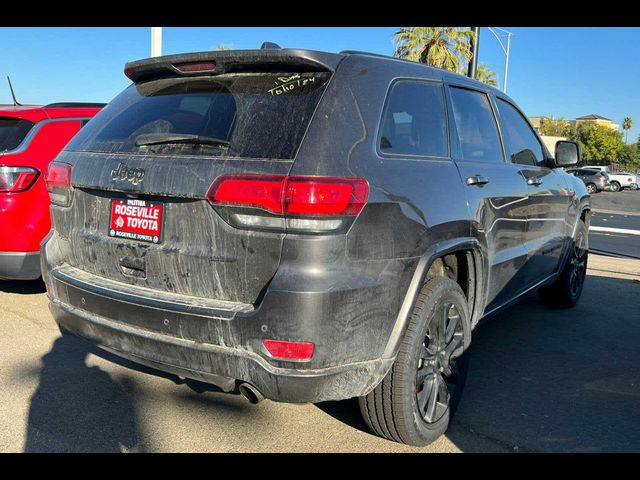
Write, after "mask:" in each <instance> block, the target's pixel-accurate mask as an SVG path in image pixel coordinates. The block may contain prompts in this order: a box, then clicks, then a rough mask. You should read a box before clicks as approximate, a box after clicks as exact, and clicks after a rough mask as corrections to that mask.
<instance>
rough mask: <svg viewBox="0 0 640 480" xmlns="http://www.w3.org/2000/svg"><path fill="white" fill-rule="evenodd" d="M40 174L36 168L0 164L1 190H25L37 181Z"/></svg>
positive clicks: (2, 191)
mask: <svg viewBox="0 0 640 480" xmlns="http://www.w3.org/2000/svg"><path fill="white" fill-rule="evenodd" d="M38 175H39V172H38V170H36V169H35V168H30V167H7V166H0V192H1V193H17V192H24V191H25V190H28V189H29V188H30V187H31V185H33V184H34V183H35V182H36V179H37V178H38Z"/></svg>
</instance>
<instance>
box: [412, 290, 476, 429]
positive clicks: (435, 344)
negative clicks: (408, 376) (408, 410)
mask: <svg viewBox="0 0 640 480" xmlns="http://www.w3.org/2000/svg"><path fill="white" fill-rule="evenodd" d="M463 339H464V331H463V325H462V320H461V317H460V313H459V312H458V309H457V308H456V306H455V305H453V304H452V303H443V304H442V305H440V306H439V307H438V308H437V309H436V314H435V316H434V318H433V319H432V321H431V323H430V325H429V328H428V330H427V335H426V337H425V339H424V342H423V344H422V347H421V349H420V358H419V360H418V369H417V373H416V400H417V405H418V410H419V412H420V415H421V416H422V418H423V419H424V421H425V422H427V423H435V422H437V421H438V420H440V419H441V418H442V417H443V416H444V415H445V413H446V412H447V410H448V409H449V399H450V397H451V395H453V393H454V391H455V389H456V388H457V387H458V375H459V371H458V369H457V365H456V360H457V358H458V357H459V356H460V355H461V354H462V351H463V348H464V347H463Z"/></svg>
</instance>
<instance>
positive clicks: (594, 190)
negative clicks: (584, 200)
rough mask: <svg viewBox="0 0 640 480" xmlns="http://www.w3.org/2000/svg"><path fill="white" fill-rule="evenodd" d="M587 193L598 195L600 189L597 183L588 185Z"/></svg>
mask: <svg viewBox="0 0 640 480" xmlns="http://www.w3.org/2000/svg"><path fill="white" fill-rule="evenodd" d="M587 192H589V195H593V194H594V193H598V187H596V184H595V183H587Z"/></svg>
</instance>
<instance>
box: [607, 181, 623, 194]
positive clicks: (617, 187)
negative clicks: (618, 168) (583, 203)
mask: <svg viewBox="0 0 640 480" xmlns="http://www.w3.org/2000/svg"><path fill="white" fill-rule="evenodd" d="M609 187H610V188H611V191H612V192H619V191H620V190H621V188H620V184H619V183H618V182H611V183H610V185H609Z"/></svg>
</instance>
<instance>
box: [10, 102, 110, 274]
mask: <svg viewBox="0 0 640 480" xmlns="http://www.w3.org/2000/svg"><path fill="white" fill-rule="evenodd" d="M103 105H104V104H96V103H90V104H87V103H53V104H50V105H46V106H31V105H29V106H26V105H25V106H21V105H17V106H16V105H0V279H17V280H33V279H37V278H39V277H40V242H41V241H42V239H43V238H44V236H45V235H46V234H47V233H48V232H49V229H50V228H51V223H50V219H49V194H48V193H47V188H46V186H45V172H46V170H47V166H48V165H49V162H51V160H53V158H54V157H55V156H56V155H57V154H58V153H59V152H60V150H62V148H63V147H64V146H65V145H66V144H67V143H68V142H69V140H71V138H72V137H73V136H74V135H75V134H76V133H77V132H78V130H80V128H81V127H82V126H83V125H84V124H85V123H87V122H88V121H89V120H90V119H91V118H92V117H93V116H94V115H95V114H96V113H97V112H98V111H99V110H100V108H101V107H102V106H103Z"/></svg>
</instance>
